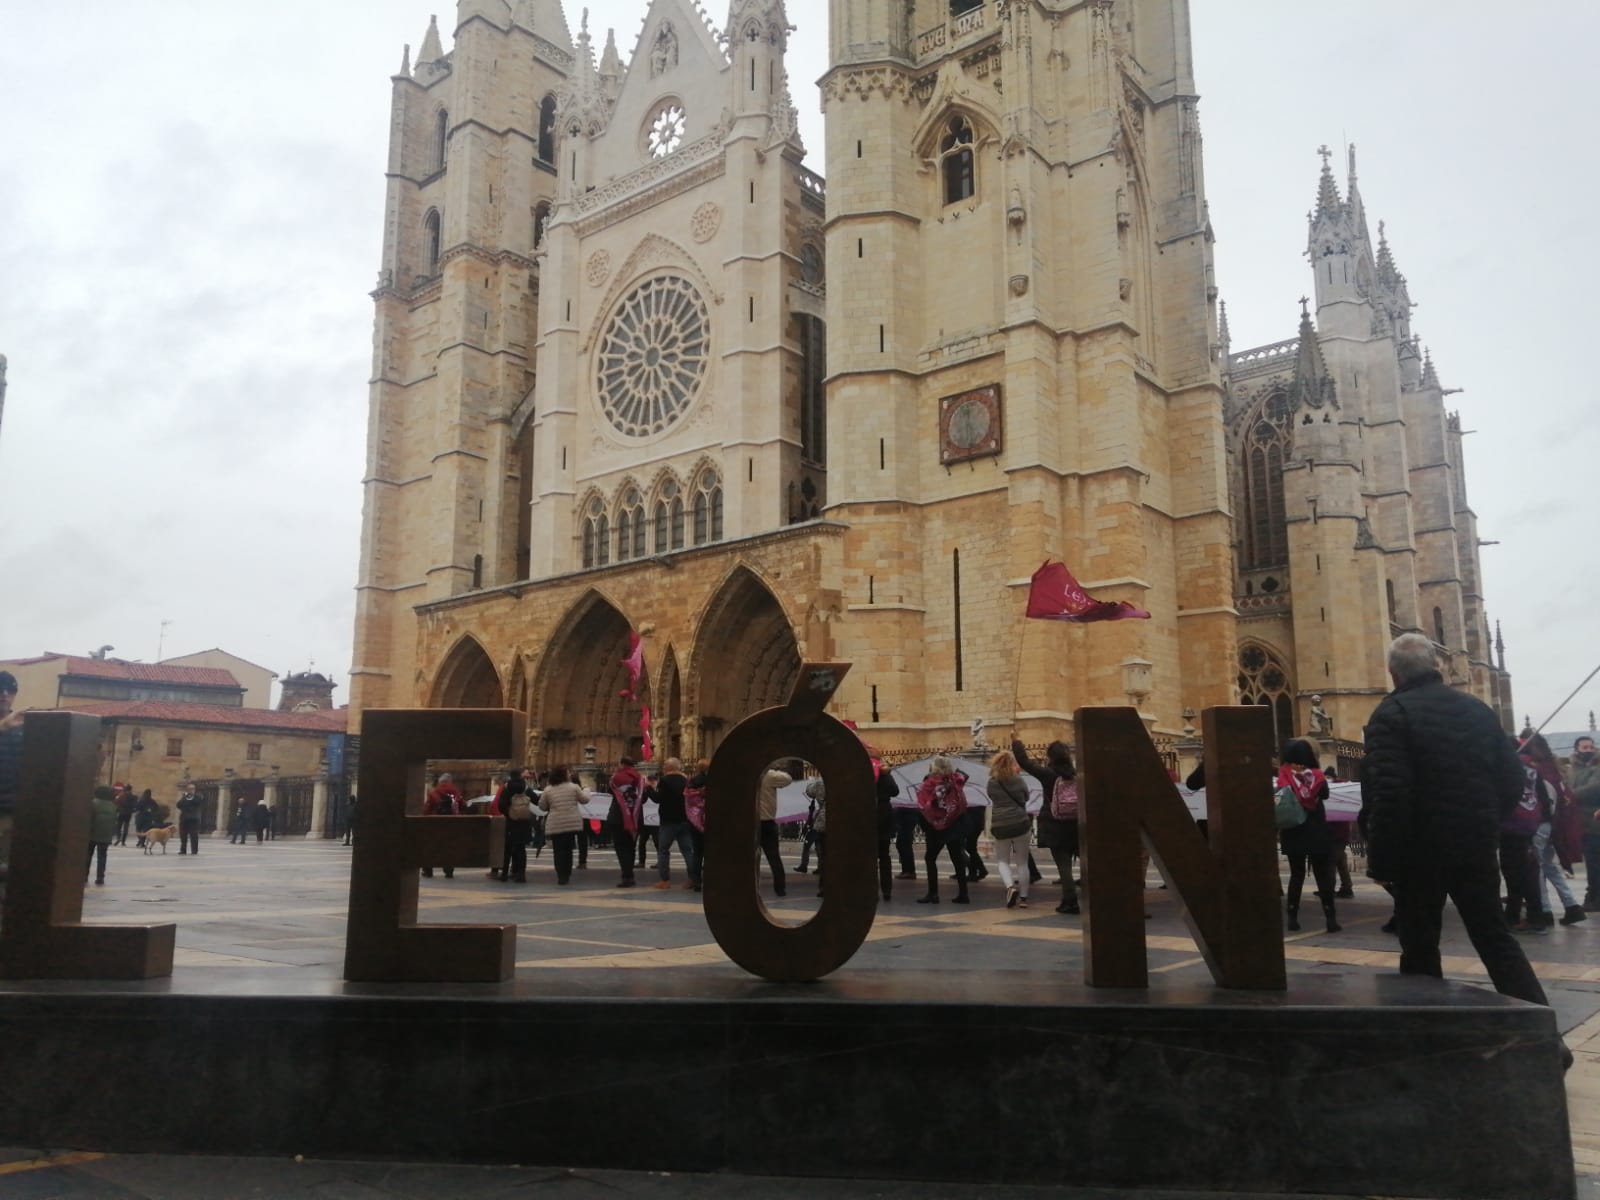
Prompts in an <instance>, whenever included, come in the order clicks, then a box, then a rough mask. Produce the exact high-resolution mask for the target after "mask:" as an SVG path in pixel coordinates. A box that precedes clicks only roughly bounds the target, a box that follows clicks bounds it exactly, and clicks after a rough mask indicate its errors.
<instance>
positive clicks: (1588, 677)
mask: <svg viewBox="0 0 1600 1200" xmlns="http://www.w3.org/2000/svg"><path fill="white" fill-rule="evenodd" d="M1596 675H1600V666H1597V667H1595V669H1594V670H1592V671H1590V672H1589V673H1588V674H1587V675H1586V676H1584V679H1583V682H1582V683H1580V684H1579V685H1578V686H1577V687H1575V688H1573V689H1572V693H1571V695H1569V696H1568V697H1567V698H1566V699H1565V700H1563V701H1562V702H1561V703H1560V704H1558V705H1556V710H1555V712H1553V713H1551V714H1550V715H1549V716H1548V717H1546V718H1545V719H1544V721H1543V722H1542V723H1541V724H1540V725H1539V728H1537V729H1535V730H1534V731H1533V732H1532V733H1530V734H1529V735H1528V736H1527V737H1526V738H1524V739H1523V740H1522V744H1523V745H1524V746H1526V745H1527V744H1528V742H1529V740H1530V739H1532V738H1535V737H1537V736H1538V735H1539V734H1541V733H1543V732H1544V727H1545V726H1546V725H1548V724H1550V722H1551V721H1554V720H1555V719H1556V718H1557V717H1559V716H1560V715H1561V710H1562V709H1564V708H1565V707H1566V706H1567V705H1569V704H1571V703H1572V700H1573V697H1574V696H1576V695H1577V694H1578V693H1579V692H1581V691H1583V689H1584V688H1586V687H1588V686H1589V680H1591V679H1593V678H1594V677H1595V676H1596Z"/></svg>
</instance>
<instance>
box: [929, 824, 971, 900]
mask: <svg viewBox="0 0 1600 1200" xmlns="http://www.w3.org/2000/svg"><path fill="white" fill-rule="evenodd" d="M922 836H923V838H924V839H925V840H926V842H927V849H926V850H924V851H923V852H922V865H923V866H924V867H925V868H926V869H927V873H928V895H930V896H937V895H938V894H939V854H940V852H941V851H944V850H948V851H950V861H951V863H953V864H954V865H955V869H956V894H957V895H959V896H965V895H966V894H967V853H966V849H965V842H966V831H965V830H963V829H962V828H960V826H959V824H958V825H957V827H956V828H954V829H947V830H944V831H943V832H941V831H940V830H937V829H935V828H934V827H933V826H932V825H928V824H926V823H924V824H923V827H922Z"/></svg>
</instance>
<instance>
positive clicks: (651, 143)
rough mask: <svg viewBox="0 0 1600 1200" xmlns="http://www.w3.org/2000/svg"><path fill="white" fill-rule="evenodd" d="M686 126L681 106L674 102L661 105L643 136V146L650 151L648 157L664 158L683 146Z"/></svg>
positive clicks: (685, 118) (685, 117) (686, 122)
mask: <svg viewBox="0 0 1600 1200" xmlns="http://www.w3.org/2000/svg"><path fill="white" fill-rule="evenodd" d="M687 126H688V119H687V116H686V114H685V113H684V111H683V105H681V104H679V103H678V102H677V101H676V100H671V101H668V102H667V103H666V104H663V105H662V106H661V107H660V108H659V109H658V110H657V111H656V115H655V116H654V117H652V118H651V119H650V128H649V130H648V131H647V132H646V134H645V146H646V148H647V149H648V150H649V151H650V157H651V158H665V157H666V156H667V155H669V154H671V153H672V152H673V151H675V150H676V149H677V148H678V147H679V146H681V145H683V135H684V130H685V129H686V128H687Z"/></svg>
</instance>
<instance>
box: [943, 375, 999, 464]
mask: <svg viewBox="0 0 1600 1200" xmlns="http://www.w3.org/2000/svg"><path fill="white" fill-rule="evenodd" d="M939 435H940V436H939V460H940V461H941V462H943V463H944V464H945V465H946V466H949V465H950V464H951V463H956V462H966V461H968V460H970V459H974V458H987V457H991V456H993V455H997V454H999V453H1000V445H1001V438H1000V435H1001V412H1000V387H999V385H998V384H990V385H989V386H988V387H981V388H977V389H975V390H973V391H970V392H962V393H961V394H959V395H956V396H946V397H945V398H944V399H942V400H940V401H939Z"/></svg>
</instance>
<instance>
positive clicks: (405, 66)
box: [400, 42, 411, 79]
mask: <svg viewBox="0 0 1600 1200" xmlns="http://www.w3.org/2000/svg"><path fill="white" fill-rule="evenodd" d="M400 74H401V75H402V76H403V77H405V78H406V79H410V78H411V43H410V42H407V43H406V48H405V49H404V50H402V51H401V52H400Z"/></svg>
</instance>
